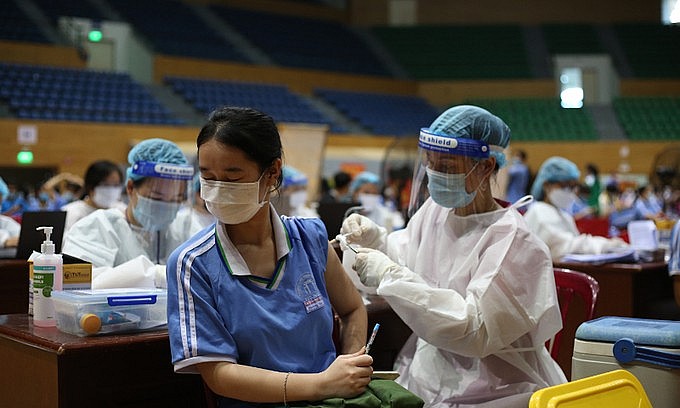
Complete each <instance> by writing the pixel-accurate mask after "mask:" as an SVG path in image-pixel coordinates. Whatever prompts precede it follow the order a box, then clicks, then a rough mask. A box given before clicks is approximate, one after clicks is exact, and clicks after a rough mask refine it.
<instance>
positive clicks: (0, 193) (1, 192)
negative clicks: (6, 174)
mask: <svg viewBox="0 0 680 408" xmlns="http://www.w3.org/2000/svg"><path fill="white" fill-rule="evenodd" d="M7 196H9V187H7V183H5V180H3V179H2V177H0V202H2V200H4V199H6V198H7Z"/></svg>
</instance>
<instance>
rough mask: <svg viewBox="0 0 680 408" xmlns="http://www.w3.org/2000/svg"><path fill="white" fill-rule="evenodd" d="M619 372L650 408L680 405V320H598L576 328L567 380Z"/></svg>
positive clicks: (604, 318) (611, 318)
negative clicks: (639, 388)
mask: <svg viewBox="0 0 680 408" xmlns="http://www.w3.org/2000/svg"><path fill="white" fill-rule="evenodd" d="M618 369H624V370H627V371H629V372H630V373H632V374H633V375H634V376H635V377H637V378H638V379H639V380H640V383H641V384H642V385H643V387H644V389H645V392H646V393H647V396H648V397H649V400H650V401H651V403H652V405H653V406H654V407H655V408H664V407H668V408H671V407H673V408H677V407H680V322H679V321H672V320H653V319H636V318H627V317H601V318H599V319H595V320H591V321H588V322H585V323H583V324H581V325H580V326H579V327H578V329H577V330H576V339H575V340H574V353H573V355H572V366H571V379H572V381H573V380H578V379H581V378H586V377H590V376H592V375H596V374H600V373H604V372H608V371H612V370H618Z"/></svg>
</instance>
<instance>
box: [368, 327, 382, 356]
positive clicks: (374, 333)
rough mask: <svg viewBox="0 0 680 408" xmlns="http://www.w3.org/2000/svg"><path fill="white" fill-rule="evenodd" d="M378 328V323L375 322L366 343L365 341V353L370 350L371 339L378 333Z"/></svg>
mask: <svg viewBox="0 0 680 408" xmlns="http://www.w3.org/2000/svg"><path fill="white" fill-rule="evenodd" d="M379 328H380V323H376V324H375V326H373V332H372V333H371V337H370V338H369V339H368V343H366V354H368V352H369V351H370V350H371V346H372V345H373V341H374V340H375V335H376V334H378V329H379Z"/></svg>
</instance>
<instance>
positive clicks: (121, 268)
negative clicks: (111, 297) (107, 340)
mask: <svg viewBox="0 0 680 408" xmlns="http://www.w3.org/2000/svg"><path fill="white" fill-rule="evenodd" d="M128 162H129V163H130V167H129V168H128V169H127V181H126V186H125V188H126V191H127V194H128V197H129V200H130V201H129V203H128V205H127V207H126V208H125V210H124V211H121V210H120V209H118V208H109V209H106V210H97V211H95V212H93V213H92V214H90V215H88V216H86V217H84V218H82V219H81V220H80V221H78V222H76V223H75V224H74V225H73V226H72V227H71V229H70V230H69V231H68V232H67V233H66V237H65V239H64V246H63V249H62V252H63V253H65V254H69V255H72V256H75V257H77V258H80V259H83V260H85V261H88V262H91V263H92V267H93V270H92V275H93V276H92V288H93V289H99V288H112V287H154V286H157V287H164V286H165V285H166V281H165V267H164V265H165V262H166V260H167V257H168V256H169V255H170V253H171V252H172V251H173V250H174V249H175V248H177V247H178V246H179V245H180V244H182V243H184V241H186V240H187V239H188V238H190V231H189V230H187V229H178V228H172V227H171V224H172V223H173V221H174V220H175V218H176V215H177V211H178V210H179V209H180V207H181V206H182V205H183V204H184V203H186V201H187V194H188V190H189V188H188V187H189V183H190V182H191V179H192V177H193V173H194V170H193V167H191V166H190V165H188V164H187V163H188V162H187V159H186V157H185V156H184V154H183V153H182V151H181V150H180V149H179V147H178V146H177V145H176V144H175V143H173V142H171V141H169V140H165V139H147V140H144V141H142V142H140V143H138V144H137V145H135V147H133V148H132V149H131V150H130V153H129V154H128Z"/></svg>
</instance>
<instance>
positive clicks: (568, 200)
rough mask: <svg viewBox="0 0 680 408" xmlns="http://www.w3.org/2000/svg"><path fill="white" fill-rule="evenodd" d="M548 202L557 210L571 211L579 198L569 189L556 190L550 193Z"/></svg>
mask: <svg viewBox="0 0 680 408" xmlns="http://www.w3.org/2000/svg"><path fill="white" fill-rule="evenodd" d="M548 200H550V202H551V203H552V204H553V205H554V206H555V207H557V208H559V209H561V210H565V211H569V210H570V209H571V207H572V206H573V205H574V202H576V200H577V197H576V194H574V192H573V191H572V190H571V189H569V188H554V189H552V190H550V192H549V193H548Z"/></svg>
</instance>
